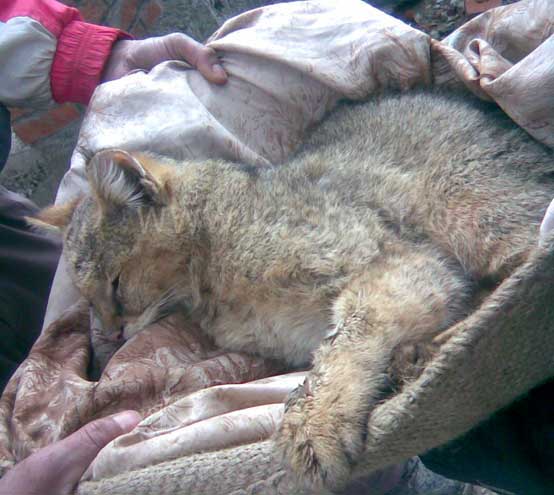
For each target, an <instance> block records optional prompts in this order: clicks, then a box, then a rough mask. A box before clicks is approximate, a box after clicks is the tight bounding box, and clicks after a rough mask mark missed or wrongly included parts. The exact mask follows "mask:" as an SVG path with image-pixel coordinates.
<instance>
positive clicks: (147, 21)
mask: <svg viewBox="0 0 554 495" xmlns="http://www.w3.org/2000/svg"><path fill="white" fill-rule="evenodd" d="M162 10H163V9H162V6H161V5H160V4H159V3H158V2H155V1H152V2H148V4H147V5H145V6H144V8H143V9H142V12H141V13H140V18H141V20H142V22H144V25H145V26H146V28H147V29H148V28H150V27H152V26H153V25H154V24H155V22H156V21H157V20H158V19H159V17H160V16H161V15H162Z"/></svg>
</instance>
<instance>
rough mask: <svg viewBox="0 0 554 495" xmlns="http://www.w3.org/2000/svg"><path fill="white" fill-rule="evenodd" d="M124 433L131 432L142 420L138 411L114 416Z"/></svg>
mask: <svg viewBox="0 0 554 495" xmlns="http://www.w3.org/2000/svg"><path fill="white" fill-rule="evenodd" d="M112 419H113V420H114V421H115V422H116V423H117V424H118V425H119V426H120V427H121V429H122V430H123V431H131V430H132V429H133V428H134V427H135V426H137V424H138V423H139V422H140V420H141V419H142V418H141V417H140V414H139V413H138V412H136V411H123V412H120V413H117V414H114V415H113V416H112Z"/></svg>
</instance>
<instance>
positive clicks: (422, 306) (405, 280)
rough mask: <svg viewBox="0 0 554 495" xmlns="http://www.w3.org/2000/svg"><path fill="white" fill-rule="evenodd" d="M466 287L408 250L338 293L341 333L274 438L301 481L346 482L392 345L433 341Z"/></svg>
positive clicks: (457, 309) (383, 384)
mask: <svg viewBox="0 0 554 495" xmlns="http://www.w3.org/2000/svg"><path fill="white" fill-rule="evenodd" d="M467 292H468V291H467V285H466V282H465V281H464V279H463V278H462V277H461V275H460V272H459V271H457V270H455V269H453V268H452V267H450V266H448V265H447V264H446V263H443V262H442V261H440V260H439V259H437V257H435V256H433V255H427V254H425V253H413V252H411V253H406V254H405V255H402V256H394V257H391V258H389V259H388V260H387V261H386V262H384V263H382V264H379V265H376V266H374V267H371V268H369V269H368V270H367V272H366V273H364V274H363V275H362V276H360V277H359V278H357V279H356V280H354V281H353V282H352V283H351V284H350V285H349V286H348V287H347V288H346V289H345V290H344V291H343V292H342V293H341V295H340V296H339V297H338V298H337V300H336V303H335V307H334V317H335V323H336V333H335V335H334V336H332V337H331V338H329V339H328V340H327V341H325V343H324V344H323V345H322V346H321V347H320V348H319V349H318V351H317V352H316V355H315V357H314V366H313V370H312V371H311V373H310V375H309V376H308V378H307V379H306V382H305V383H304V385H303V386H301V387H299V388H298V389H297V390H296V391H294V392H293V393H292V394H291V395H290V397H289V399H288V401H287V404H286V406H285V416H284V419H283V423H282V425H281V427H280V429H279V431H278V433H277V436H276V442H277V446H278V448H280V449H281V450H282V452H283V454H284V457H285V461H286V462H287V463H288V464H289V465H290V466H291V467H292V469H293V471H294V472H295V473H296V474H297V475H298V476H299V477H300V478H301V479H302V480H303V481H305V482H307V483H308V484H309V485H311V486H316V487H321V486H326V487H328V488H337V487H340V486H341V485H342V484H343V483H344V482H345V481H347V480H348V477H349V475H350V472H351V469H352V467H353V465H354V464H355V463H356V461H357V460H358V458H359V456H360V455H361V454H362V452H363V450H364V444H365V437H366V428H367V421H368V417H369V414H370V412H371V410H372V408H373V407H374V406H375V404H376V402H377V401H378V400H379V399H380V398H381V397H382V395H383V392H384V390H385V389H386V388H387V385H388V377H387V373H386V372H387V369H388V367H389V365H390V362H391V356H392V354H393V352H394V350H395V349H398V348H399V347H401V346H402V345H404V344H407V343H409V342H415V341H418V340H422V339H432V337H433V336H434V335H437V334H438V333H439V332H440V331H441V330H443V329H444V328H446V327H447V326H448V325H450V324H451V323H452V322H453V321H455V320H456V319H458V318H460V316H461V315H462V313H463V311H464V309H465V308H464V306H465V304H466V301H467Z"/></svg>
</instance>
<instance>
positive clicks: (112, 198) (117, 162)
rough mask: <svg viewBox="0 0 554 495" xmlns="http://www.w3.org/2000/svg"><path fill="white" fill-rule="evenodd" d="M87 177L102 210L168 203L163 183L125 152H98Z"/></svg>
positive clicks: (88, 168) (88, 167) (115, 150)
mask: <svg viewBox="0 0 554 495" xmlns="http://www.w3.org/2000/svg"><path fill="white" fill-rule="evenodd" d="M87 176H88V179H89V182H90V186H91V188H92V191H93V192H94V194H95V195H96V197H97V198H98V200H99V201H100V204H101V206H102V207H103V208H110V207H113V206H119V207H121V206H127V207H131V208H138V207H140V206H145V205H152V204H155V205H163V204H166V203H167V194H166V191H165V188H164V187H163V184H162V181H161V180H160V179H159V178H157V177H156V176H155V175H154V174H153V173H151V172H150V171H149V170H147V169H146V168H145V167H144V166H143V165H142V163H141V162H140V161H139V160H138V159H137V158H135V157H134V156H133V155H131V154H130V153H127V152H126V151H123V150H118V149H112V150H105V151H101V152H99V153H97V154H96V155H94V156H93V157H92V159H91V160H90V162H89V163H88V164H87Z"/></svg>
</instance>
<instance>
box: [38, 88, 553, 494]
mask: <svg viewBox="0 0 554 495" xmlns="http://www.w3.org/2000/svg"><path fill="white" fill-rule="evenodd" d="M553 172H554V160H553V153H552V152H551V151H548V150H547V149H546V148H544V147H543V146H541V145H540V144H538V143H536V142H533V141H532V140H531V139H530V138H529V137H528V136H527V135H526V134H525V132H523V131H522V130H520V129H519V128H517V126H516V125H515V124H513V123H512V122H511V121H510V120H509V119H508V118H507V117H505V116H503V115H502V114H501V112H499V111H497V110H495V109H493V108H492V107H490V106H486V105H483V104H478V103H475V102H473V101H468V100H467V99H463V98H459V97H457V96H453V95H444V94H427V93H419V94H406V95H403V96H398V95H397V96H388V97H383V98H379V99H375V100H372V101H369V102H367V103H363V104H355V105H354V104H352V105H347V104H345V105H342V106H341V107H340V108H338V109H337V110H336V111H335V112H334V113H332V114H331V116H330V117H328V118H327V120H326V121H325V122H324V123H323V124H322V125H320V126H319V127H318V128H317V129H316V130H315V131H314V132H313V133H312V134H311V136H310V137H309V138H308V139H307V141H306V143H305V144H304V146H303V147H302V149H301V150H300V151H299V152H298V153H297V154H296V155H295V156H294V157H292V158H291V159H290V160H289V161H288V163H286V164H283V165H282V166H279V167H276V168H271V169H256V168H251V167H247V166H243V165H240V164H235V163H229V162H225V161H222V160H204V161H187V162H179V163H178V162H175V161H173V160H171V159H168V158H162V157H154V156H149V155H138V154H129V153H127V152H125V151H122V150H106V151H103V152H100V153H98V154H97V155H95V156H94V157H93V158H92V159H91V160H90V162H89V163H88V166H87V173H88V178H89V181H90V186H91V193H90V194H88V195H86V196H82V197H80V198H78V199H76V200H75V201H73V202H71V203H69V204H67V205H62V206H55V207H51V208H49V209H46V210H45V211H43V212H42V214H41V215H40V217H39V219H40V220H39V221H38V222H39V223H42V224H43V225H44V224H48V225H49V226H50V227H52V226H53V227H56V228H58V229H60V230H61V231H62V232H63V237H64V251H65V255H66V257H67V259H68V261H69V265H70V267H71V270H72V276H73V279H74V281H75V283H76V284H77V286H78V288H79V289H80V291H81V292H82V294H83V296H84V297H85V298H87V299H88V300H89V301H90V303H91V304H92V306H93V308H94V310H95V312H96V313H97V314H98V315H99V317H100V318H101V320H102V322H103V324H104V327H105V328H106V329H110V330H111V331H113V332H114V333H119V332H123V333H124V334H125V336H126V337H129V336H130V335H132V334H133V333H135V332H138V331H140V330H141V329H142V328H144V327H145V326H147V325H148V324H150V323H152V322H154V321H155V320H157V319H159V318H161V317H163V316H165V315H167V314H168V313H171V312H173V311H186V313H187V314H188V316H189V317H190V318H191V319H192V320H194V321H195V322H197V323H198V324H200V325H201V327H202V328H203V329H204V330H205V332H206V333H208V334H209V335H211V336H212V337H213V339H214V340H215V341H216V343H217V344H219V345H220V346H221V347H222V348H225V349H229V350H241V351H247V352H253V353H257V354H261V355H263V356H267V357H271V358H279V359H283V360H285V361H286V362H287V363H289V364H290V365H291V366H302V365H306V364H310V363H311V364H312V365H313V368H312V371H311V373H310V375H309V378H308V379H307V381H306V383H305V384H304V386H302V387H300V388H299V389H298V390H296V391H295V392H293V393H292V394H291V396H290V398H289V400H288V402H287V405H286V412H285V417H284V420H283V423H282V426H281V427H280V429H279V431H278V434H277V435H276V445H277V447H278V448H279V449H281V451H282V452H283V453H284V456H285V459H286V460H287V462H288V463H289V464H290V466H291V467H292V469H293V470H294V471H295V472H296V473H297V474H298V475H299V476H301V477H302V478H303V479H305V480H306V481H307V482H309V483H313V484H314V485H326V486H329V487H337V486H340V484H341V483H343V482H344V481H345V480H347V478H348V476H349V474H350V472H351V469H352V466H353V465H354V464H355V462H356V460H357V459H358V458H359V456H360V455H361V453H362V452H363V448H364V439H365V435H366V433H367V432H366V424H367V419H368V415H369V413H370V411H371V409H372V407H373V406H374V405H375V402H376V401H377V400H378V399H379V397H380V396H381V394H382V393H383V390H385V389H386V388H387V386H388V377H387V370H389V368H390V366H391V363H392V362H393V361H394V360H395V359H396V357H397V356H398V353H399V352H400V351H402V349H405V348H406V347H407V346H409V345H410V344H413V343H421V342H423V343H426V342H430V341H431V340H432V339H433V338H434V337H435V336H437V335H438V334H439V333H440V332H441V331H443V330H444V329H446V328H448V327H449V326H450V325H451V324H452V323H453V322H455V321H456V320H458V319H460V318H461V317H463V315H465V314H466V313H467V312H468V311H469V310H470V309H471V305H472V298H473V296H474V295H475V293H476V291H477V290H478V288H479V287H480V286H481V285H482V284H483V283H485V282H487V283H493V284H494V283H498V282H500V281H501V280H502V279H503V278H505V277H506V276H508V275H509V274H510V273H511V272H512V271H513V270H514V269H515V268H516V267H517V266H518V265H520V264H521V263H522V262H523V261H524V260H525V259H526V256H527V253H528V252H529V250H530V249H531V247H532V246H534V245H535V244H536V242H537V237H538V231H539V224H540V221H541V218H542V216H543V215H544V212H545V209H546V207H547V205H548V204H549V202H550V200H551V199H552V197H554V176H553Z"/></svg>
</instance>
